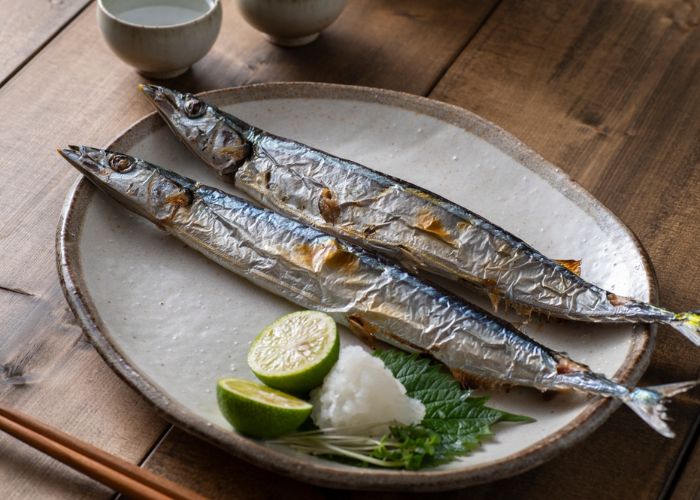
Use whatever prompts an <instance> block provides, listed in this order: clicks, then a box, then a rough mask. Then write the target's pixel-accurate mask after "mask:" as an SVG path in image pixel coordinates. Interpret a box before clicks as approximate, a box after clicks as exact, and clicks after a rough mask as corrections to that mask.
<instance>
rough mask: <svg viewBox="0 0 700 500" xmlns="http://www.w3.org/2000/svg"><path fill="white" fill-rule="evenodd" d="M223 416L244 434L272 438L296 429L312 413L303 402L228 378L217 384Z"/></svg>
mask: <svg viewBox="0 0 700 500" xmlns="http://www.w3.org/2000/svg"><path fill="white" fill-rule="evenodd" d="M216 398H217V401H218V403H219V408H220V410H221V413H222V414H223V415H224V417H225V418H226V420H228V422H229V423H230V424H231V425H232V426H233V427H234V428H235V429H236V430H237V431H238V432H240V433H241V434H245V435H246V436H251V437H258V438H273V437H278V436H281V435H283V434H288V433H290V432H292V431H294V430H296V429H297V428H298V427H299V426H300V425H301V424H302V423H303V422H304V421H305V420H306V419H307V418H308V417H309V415H310V414H311V409H312V406H311V405H310V404H309V403H307V402H306V401H303V400H301V399H298V398H295V397H294V396H290V395H289V394H285V393H283V392H281V391H277V390H275V389H272V388H270V387H267V386H264V385H262V384H258V383H257V382H252V381H250V380H243V379H235V378H226V379H222V380H219V382H218V383H217V384H216Z"/></svg>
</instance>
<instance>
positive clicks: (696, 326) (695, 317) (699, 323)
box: [668, 312, 700, 346]
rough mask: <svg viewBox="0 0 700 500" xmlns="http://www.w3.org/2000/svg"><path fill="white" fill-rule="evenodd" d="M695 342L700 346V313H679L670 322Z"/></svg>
mask: <svg viewBox="0 0 700 500" xmlns="http://www.w3.org/2000/svg"><path fill="white" fill-rule="evenodd" d="M668 324H669V325H671V326H672V327H673V328H675V329H676V330H678V331H679V332H681V333H682V334H683V335H685V337H686V338H687V339H688V340H690V341H691V342H692V343H693V344H695V345H697V346H700V314H699V313H695V312H686V313H678V314H676V316H675V318H674V319H672V320H671V321H669V322H668Z"/></svg>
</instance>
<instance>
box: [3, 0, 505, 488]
mask: <svg viewBox="0 0 700 500" xmlns="http://www.w3.org/2000/svg"><path fill="white" fill-rule="evenodd" d="M0 1H1V0H0ZM492 5H493V2H477V1H473V2H468V3H466V4H465V3H464V2H462V1H460V0H451V1H441V2H435V3H431V4H430V5H428V4H427V3H426V2H421V1H420V0H413V1H410V2H400V1H398V0H393V1H385V2H374V1H370V0H358V1H353V2H350V4H349V5H348V8H347V9H346V11H345V12H344V13H343V15H342V16H341V17H340V19H339V20H338V21H337V22H336V23H335V24H334V25H333V26H332V27H331V28H330V29H329V30H328V31H327V32H325V33H324V34H323V36H322V37H321V38H320V39H319V40H318V41H317V42H315V43H314V44H313V45H311V46H309V47H306V48H302V49H299V50H297V51H294V50H290V49H281V48H278V47H275V46H273V45H270V44H269V43H268V42H266V41H265V39H264V38H263V37H262V35H260V34H259V33H257V32H255V31H254V30H252V29H251V28H249V27H248V26H247V25H246V24H245V23H244V22H243V21H242V20H241V18H240V17H239V15H238V13H237V12H236V10H235V9H233V8H232V7H233V4H232V3H227V4H226V5H225V9H224V11H225V14H224V25H223V29H222V32H221V35H220V37H219V40H218V41H217V44H216V46H215V48H214V50H213V51H212V52H211V53H210V54H209V55H207V57H205V58H204V59H203V60H202V61H201V62H199V63H197V64H196V65H195V66H194V67H193V69H192V70H191V71H189V72H188V73H187V74H186V75H184V76H183V77H181V78H180V79H179V80H176V81H174V82H171V83H170V84H171V85H174V86H178V87H179V88H186V89H188V90H191V91H199V90H205V89H210V88H217V87H224V86H228V85H235V84H241V83H247V82H254V81H266V80H299V79H303V80H318V81H339V82H343V83H356V84H365V85H375V86H383V87H387V88H393V89H399V90H406V91H410V92H417V93H424V92H427V91H428V90H429V89H430V88H432V86H433V85H434V83H435V81H436V80H437V79H438V78H439V77H440V75H442V74H443V72H444V70H445V69H446V67H447V66H448V65H449V64H450V62H451V61H452V60H453V59H454V57H455V56H456V55H457V54H458V53H459V52H460V51H461V49H462V47H463V46H464V45H465V44H466V42H467V41H468V40H469V39H470V37H471V36H472V34H473V33H474V31H475V30H476V28H477V27H478V26H479V25H480V24H481V22H482V20H483V18H484V17H485V16H486V15H487V14H488V12H489V11H490V9H491V7H492ZM94 9H95V7H94V5H92V6H90V7H89V8H87V9H86V10H85V12H83V13H82V14H81V15H80V16H79V17H78V18H77V19H76V20H75V21H73V22H72V23H71V24H70V25H69V26H68V27H67V28H66V29H65V30H64V31H63V32H61V33H60V34H59V35H58V36H57V37H56V38H54V39H53V40H52V41H51V43H49V44H48V45H47V46H46V47H45V48H44V49H43V50H41V51H40V52H39V53H38V54H37V55H36V57H34V58H33V59H32V60H31V61H30V62H29V63H28V64H27V65H26V66H25V67H24V68H23V70H22V71H21V72H19V73H18V74H17V75H15V76H14V77H13V78H12V79H10V80H9V81H8V82H7V83H6V84H5V85H4V86H3V87H1V88H0V107H2V109H5V110H12V112H13V114H12V123H11V126H5V127H3V128H2V129H1V130H0V147H1V148H2V155H0V167H1V168H2V171H3V173H4V174H5V175H4V182H3V183H2V184H0V213H2V214H3V217H2V218H0V241H1V242H2V249H3V258H2V259H0V310H1V311H2V313H3V315H2V316H3V321H2V323H0V366H1V367H2V368H1V369H0V380H2V382H3V383H2V384H1V385H0V397H2V399H3V401H4V402H5V403H6V404H7V405H8V406H12V407H15V408H18V409H20V410H22V411H24V412H26V413H29V414H31V415H33V416H36V417H38V418H40V419H42V420H44V421H46V422H47V423H49V424H51V425H55V426H56V427H58V428H61V429H63V430H64V431H66V432H69V433H71V434H74V435H76V436H77V437H79V438H81V439H84V440H86V441H88V442H91V443H93V444H95V445H96V446H98V447H100V448H103V449H105V450H107V451H109V452H111V453H114V454H116V455H119V456H121V457H124V458H126V459H128V460H131V461H139V460H141V459H142V458H143V457H145V456H146V455H147V454H148V452H149V450H150V449H151V447H152V445H153V444H154V443H155V442H156V440H157V438H158V437H159V436H160V435H161V434H162V433H163V432H164V431H165V430H166V429H167V424H166V423H165V422H164V421H163V420H161V419H160V418H159V417H158V416H156V414H155V412H154V411H153V410H152V409H151V408H150V406H148V405H147V404H146V403H145V402H143V401H142V400H141V399H140V398H138V397H137V396H136V395H135V394H134V393H133V392H132V391H131V390H130V389H129V388H128V387H127V386H126V385H125V384H123V383H122V382H120V381H119V380H117V378H116V376H115V375H114V374H113V373H112V372H111V370H109V368H108V367H107V366H106V365H105V364H104V363H103V362H102V361H101V360H100V359H99V357H98V355H97V354H96V352H95V351H94V350H93V349H92V348H91V347H90V346H89V344H88V343H87V342H86V341H85V340H84V339H83V338H82V337H81V331H80V328H79V327H78V326H77V325H76V324H75V322H74V319H73V316H72V314H71V313H70V311H69V310H68V308H67V306H66V303H65V301H64V299H63V297H62V294H61V291H60V287H59V285H58V280H57V276H56V272H55V264H54V259H55V255H54V244H53V239H54V233H55V228H56V223H57V221H58V214H59V211H60V208H61V206H62V203H63V199H64V197H65V195H66V193H67V191H68V189H69V187H70V185H71V184H72V183H73V182H74V180H75V179H76V177H77V176H76V174H75V173H74V171H73V170H72V169H71V168H70V167H69V166H68V165H67V164H66V163H65V162H64V161H63V160H61V159H59V158H58V156H57V155H56V153H55V148H56V147H58V146H62V145H66V144H69V143H81V144H90V145H103V144H106V143H108V142H109V141H110V140H111V139H112V138H113V137H114V136H116V135H117V133H118V132H119V131H121V130H123V129H124V128H126V127H127V126H128V125H129V124H130V123H131V122H133V121H135V120H136V119H138V118H139V117H141V116H143V115H144V114H146V113H148V112H150V111H151V109H150V108H149V105H148V104H147V102H146V101H145V99H143V98H142V97H141V96H140V95H139V93H138V92H137V91H136V84H137V83H139V82H141V81H142V78H141V77H139V76H138V75H137V74H136V73H135V72H134V71H133V70H132V69H131V68H129V67H128V66H126V65H124V64H123V63H121V62H120V61H119V60H118V59H116V57H114V56H113V54H111V53H110V52H109V50H108V48H107V47H106V45H105V44H104V43H103V42H102V40H101V38H100V35H99V33H98V30H97V27H96V24H95V20H94V18H95V11H94ZM18 291H19V292H21V293H17V292H18ZM169 439H170V438H169ZM169 439H168V440H166V441H165V443H164V444H163V447H162V448H161V449H162V450H167V449H168V446H170V447H171V448H170V449H173V450H180V451H178V455H177V456H174V455H173V456H172V457H171V458H172V459H177V460H179V461H180V462H179V465H177V466H176V465H174V464H171V463H170V462H168V464H169V465H168V470H178V471H180V472H178V476H179V474H180V473H181V474H182V479H183V482H185V483H187V482H190V481H189V479H191V482H194V483H196V486H195V487H194V489H195V490H196V489H197V488H198V487H200V486H201V487H202V488H208V486H207V484H209V483H208V480H206V478H207V477H208V476H207V473H206V471H205V469H207V468H208V467H210V466H211V463H210V462H209V461H208V460H207V457H220V456H221V454H220V453H219V454H218V455H217V454H216V453H214V452H213V451H211V450H207V449H206V448H204V450H205V451H203V452H202V453H201V454H200V456H199V458H198V460H197V461H196V462H195V461H188V460H187V457H188V452H187V450H182V449H180V448H177V444H178V443H179V441H174V442H173V443H170V441H169ZM201 446H206V445H204V444H201ZM165 456H167V453H166V452H165V451H164V452H163V453H161V452H160V451H159V452H157V453H156V455H154V457H153V458H152V461H150V464H151V466H152V467H153V468H157V466H158V463H161V462H162V463H166V462H163V461H162V460H163V459H161V458H160V457H165ZM159 461H160V462H159ZM0 463H2V464H3V466H2V467H0V498H8V499H13V498H32V497H51V498H94V497H104V496H107V495H109V494H110V492H109V491H107V490H106V489H104V488H102V487H100V486H99V485H97V484H96V483H93V482H91V481H89V480H87V479H84V478H82V477H81V476H78V475H76V474H75V473H73V472H72V471H70V470H68V469H67V468H65V467H64V466H62V465H60V464H57V463H55V462H53V461H52V460H51V459H48V458H47V457H43V456H42V455H40V454H38V453H36V452H34V451H33V450H29V449H28V448H26V447H25V445H23V444H21V443H17V442H16V441H14V440H11V439H9V438H7V437H6V436H0ZM171 465H172V468H171ZM219 470H220V469H219ZM239 470H240V474H241V477H246V475H250V476H251V477H255V478H256V479H255V483H258V484H265V485H266V486H265V487H266V488H269V490H264V491H269V492H270V494H271V495H272V492H277V493H278V494H283V495H285V496H287V495H295V494H296V495H298V496H303V495H305V494H306V492H309V491H310V490H309V488H308V487H307V486H304V485H300V484H298V483H294V482H292V481H286V480H283V479H281V478H279V477H277V476H273V475H271V474H269V473H265V472H263V471H259V470H257V469H253V468H251V467H250V466H248V465H246V464H243V463H240V462H239V463H237V465H236V466H235V468H231V469H228V470H226V471H222V470H220V471H221V475H220V476H219V477H216V478H211V477H210V478H209V479H211V482H212V484H215V485H222V486H221V487H222V488H224V487H225V485H226V484H231V483H227V481H229V482H230V481H234V478H235V475H236V474H238V472H237V471H239ZM188 475H189V476H188ZM188 477H189V479H188ZM197 477H200V478H203V479H202V480H201V481H198V480H197V479H196V478H197ZM174 479H175V480H179V479H180V477H176V478H174ZM234 486H235V484H234ZM236 487H238V486H236ZM207 491H208V490H207ZM220 491H222V492H224V493H225V494H228V495H229V496H232V495H235V494H236V491H235V489H234V490H227V491H224V489H222V490H220ZM247 491H250V490H247Z"/></svg>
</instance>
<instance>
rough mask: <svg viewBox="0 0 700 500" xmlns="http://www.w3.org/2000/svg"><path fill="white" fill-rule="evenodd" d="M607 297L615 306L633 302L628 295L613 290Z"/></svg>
mask: <svg viewBox="0 0 700 500" xmlns="http://www.w3.org/2000/svg"><path fill="white" fill-rule="evenodd" d="M607 299H608V302H610V303H611V304H612V305H613V306H615V307H620V306H624V305H627V304H629V303H630V302H631V300H630V299H628V298H627V297H621V296H619V295H617V294H614V293H612V292H608V295H607Z"/></svg>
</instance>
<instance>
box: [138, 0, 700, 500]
mask: <svg viewBox="0 0 700 500" xmlns="http://www.w3.org/2000/svg"><path fill="white" fill-rule="evenodd" d="M689 24H690V22H689V21H686V20H685V19H684V17H683V11H682V9H681V10H679V11H668V10H666V7H664V6H656V4H655V3H654V2H651V3H644V2H632V1H627V2H623V1H620V2H605V1H599V2H591V3H588V2H583V3H582V2H574V1H569V2H546V3H545V2H536V1H531V2H517V1H507V2H505V3H504V4H503V5H501V6H500V7H499V8H498V9H497V10H496V12H495V13H494V15H493V16H492V17H490V18H489V20H488V21H487V23H486V25H485V26H484V27H483V28H482V30H481V31H480V32H479V33H478V34H477V36H476V37H475V39H474V40H473V41H472V42H471V43H470V44H469V45H468V46H467V48H466V49H465V50H464V52H463V53H462V55H461V56H460V57H459V59H458V60H457V61H456V63H455V64H454V66H452V68H451V69H450V70H449V71H448V72H447V74H446V75H445V77H444V78H443V79H442V80H441V81H440V82H439V83H438V85H437V87H436V89H435V91H434V92H433V94H432V97H435V98H438V99H441V100H445V101H448V102H452V103H455V104H457V105H460V106H463V107H466V108H467V109H471V110H473V111H476V112H478V113H480V114H481V115H483V116H485V117H486V118H489V119H491V120H493V121H494V122H496V123H497V124H499V125H501V126H503V127H504V128H506V129H507V130H509V131H511V132H512V133H514V134H515V135H516V136H518V137H520V138H521V139H523V140H524V141H525V142H526V143H528V144H530V145H531V146H532V147H533V148H534V149H535V150H537V151H539V152H541V153H542V154H543V155H544V156H545V157H546V158H548V159H549V160H551V161H553V162H554V163H556V164H558V165H559V166H561V167H562V168H564V169H565V170H566V171H568V172H569V173H570V174H571V175H573V176H574V177H575V178H576V179H577V180H578V181H579V182H581V183H582V184H583V185H584V186H585V187H586V188H587V189H589V190H591V191H592V192H593V193H594V194H595V195H596V196H597V197H599V198H600V199H601V200H602V201H603V202H604V203H606V204H607V205H608V206H609V207H610V208H611V209H612V210H613V211H614V212H615V213H617V214H618V215H619V216H620V217H621V218H622V219H623V220H624V221H625V222H626V223H627V224H629V225H630V226H631V227H632V228H633V230H635V231H636V232H637V234H639V236H640V237H641V239H642V241H643V242H644V244H645V245H646V247H647V249H648V250H649V252H650V254H651V257H652V260H653V261H654V263H655V264H656V268H657V272H658V275H659V281H660V286H661V296H662V297H663V301H664V303H665V304H666V305H668V306H669V307H672V308H676V309H678V310H684V309H689V308H692V307H696V306H697V305H698V304H697V302H693V300H696V299H697V297H696V296H695V294H694V293H693V292H695V291H696V290H697V287H696V286H694V285H693V280H694V278H695V277H696V276H695V274H696V273H695V274H693V272H692V271H691V270H689V269H688V266H687V265H686V262H695V261H697V260H698V259H697V257H698V250H697V245H696V242H695V239H696V238H695V237H694V229H693V228H696V227H697V220H699V219H700V203H698V192H697V189H695V190H694V192H689V191H693V190H692V189H685V190H684V189H682V186H684V185H685V186H698V185H700V184H698V180H700V179H699V175H700V169H698V168H697V167H698V155H699V154H700V151H698V149H697V138H698V137H699V136H700V133H699V132H700V130H699V129H698V126H699V123H698V121H697V116H699V113H700V92H699V91H698V90H700V89H698V84H699V83H700V78H698V64H697V62H698V61H697V57H698V54H700V50H699V49H700V39H699V38H698V33H697V29H695V30H691V29H689V28H688V26H689ZM696 358H697V352H696V349H694V348H692V347H691V346H690V345H689V344H688V343H687V341H685V340H684V339H682V338H681V337H680V336H678V335H677V334H675V333H673V332H672V331H670V330H669V329H668V328H661V329H660V332H659V346H658V348H657V350H656V353H655V355H654V357H653V360H652V364H651V366H650V369H649V371H648V372H647V374H646V376H645V378H644V380H643V382H644V383H646V384H655V383H663V382H669V381H675V380H688V379H694V378H696V377H697V369H696V361H695V360H696ZM697 414H698V391H697V390H695V391H693V392H692V393H690V394H688V395H683V396H680V397H678V398H676V400H675V401H674V404H673V405H672V406H671V415H672V417H673V419H674V422H673V424H672V425H673V427H674V429H676V431H677V432H678V434H679V437H678V438H677V439H675V440H666V439H664V438H662V437H661V436H659V435H657V434H655V433H654V432H653V431H651V430H650V429H649V428H648V427H647V426H646V425H645V424H644V423H643V422H642V421H641V420H640V419H639V418H637V417H636V416H635V415H633V414H632V413H631V412H630V411H628V410H626V409H621V410H620V411H618V412H617V413H616V414H615V415H614V416H613V417H612V418H611V419H610V420H609V421H608V422H606V423H605V424H604V426H603V427H602V428H600V429H599V430H597V431H596V432H595V433H593V434H592V436H590V437H589V438H588V439H586V440H585V442H583V443H581V444H579V445H577V446H575V447H573V448H571V449H569V450H567V451H565V452H564V453H562V454H561V455H560V456H559V457H558V458H556V459H554V460H553V461H551V462H549V463H547V464H545V465H543V466H541V467H539V468H537V469H534V470H533V471H530V472H528V473H525V474H523V475H520V476H517V477H515V478H511V479H506V480H501V481H498V482H495V483H492V484H489V485H484V486H479V487H474V488H468V489H465V490H460V491H455V492H450V493H443V494H440V498H444V499H446V500H449V499H452V498H454V499H457V498H465V497H468V498H473V499H488V498H532V499H538V498H542V499H545V498H547V499H549V498H551V497H552V495H553V494H554V495H556V496H557V497H559V498H581V499H583V498H611V499H612V498H615V499H624V498H634V499H637V498H656V497H657V496H659V494H660V493H661V492H662V491H663V490H664V486H665V483H666V481H667V480H668V476H669V474H670V473H671V471H672V469H673V465H674V462H675V460H676V457H677V455H678V453H679V450H680V448H681V447H682V444H683V440H684V438H685V437H686V436H685V433H686V432H687V431H688V429H689V426H690V423H691V422H692V420H693V419H694V418H695V416H696V415H697ZM196 442H197V441H196V440H194V439H193V438H191V437H190V436H187V435H185V434H181V433H178V434H173V435H172V436H170V437H169V439H168V446H169V448H168V450H169V451H168V453H167V454H165V453H159V452H156V453H155V454H154V456H153V457H151V458H150V459H149V461H148V464H147V465H148V466H149V467H153V468H155V469H156V470H159V471H161V472H164V473H166V474H168V473H169V472H168V471H172V470H175V468H177V467H179V466H180V460H179V459H178V458H176V457H177V456H179V455H180V454H182V453H184V452H185V451H186V450H187V449H189V448H190V447H191V446H194V445H195V443H196ZM200 446H208V445H204V444H202V445H200ZM170 450H179V451H175V452H173V451H170ZM210 453H212V454H214V453H216V451H215V449H214V448H213V447H210ZM201 455H202V456H206V455H207V453H202V454H201ZM238 467H240V465H239V464H238V461H237V460H236V459H234V458H232V457H228V458H225V457H221V456H218V457H217V460H216V461H209V460H207V461H205V462H204V464H197V465H193V466H192V467H191V468H188V469H186V470H184V471H183V470H182V469H177V476H178V477H179V478H180V480H182V481H184V482H185V483H187V484H188V485H190V486H193V485H195V484H203V483H209V482H210V481H211V482H212V483H215V484H212V486H211V488H209V489H207V490H203V491H206V493H207V494H209V495H211V496H213V497H215V498H224V497H226V495H227V492H229V491H230V486H231V485H232V484H234V480H233V479H232V480H229V481H228V482H227V481H226V480H225V479H223V478H225V476H226V474H227V471H230V470H236V469H237V468H238ZM694 470H695V469H692V470H691V469H688V471H689V474H693V471H694ZM172 477H175V476H174V473H173V476H172ZM693 477H694V476H693ZM335 494H336V493H328V494H327V495H328V496H331V495H335ZM342 496H343V498H357V499H368V498H388V499H393V498H396V499H399V498H402V499H403V498H406V497H407V496H411V497H412V496H413V495H407V494H405V493H401V494H373V493H366V492H362V493H359V492H358V493H353V492H344V493H343V495H342ZM415 496H416V497H425V498H432V497H434V496H435V495H415ZM234 498H235V496H234ZM240 498H244V496H241V497H240Z"/></svg>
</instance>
